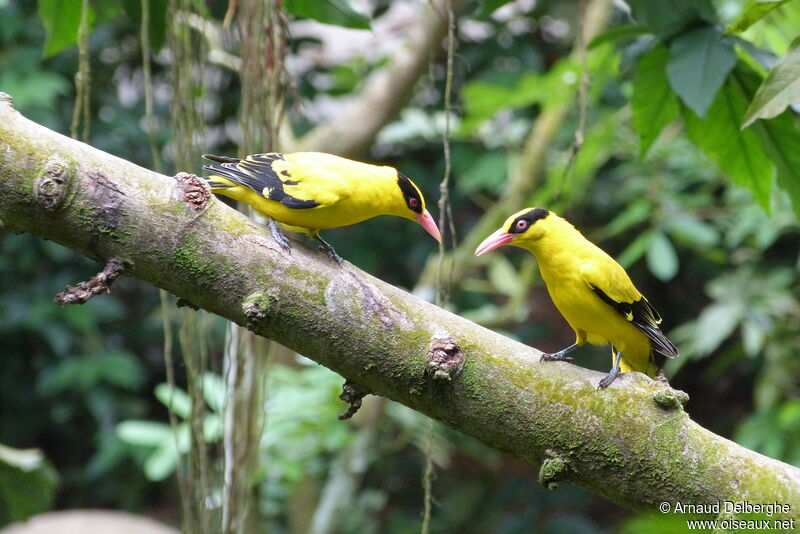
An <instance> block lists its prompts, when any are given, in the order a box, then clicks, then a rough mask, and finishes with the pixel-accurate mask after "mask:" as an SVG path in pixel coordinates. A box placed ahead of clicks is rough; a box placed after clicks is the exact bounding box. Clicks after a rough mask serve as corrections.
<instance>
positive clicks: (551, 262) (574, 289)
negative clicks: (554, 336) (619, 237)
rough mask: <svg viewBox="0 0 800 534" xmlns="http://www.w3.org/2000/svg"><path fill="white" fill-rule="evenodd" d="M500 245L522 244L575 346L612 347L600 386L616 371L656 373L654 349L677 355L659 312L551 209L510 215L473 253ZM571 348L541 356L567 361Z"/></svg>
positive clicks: (609, 260)
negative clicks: (610, 362)
mask: <svg viewBox="0 0 800 534" xmlns="http://www.w3.org/2000/svg"><path fill="white" fill-rule="evenodd" d="M503 245H513V246H517V247H521V248H524V249H526V250H528V251H530V252H531V253H533V255H534V256H535V257H536V261H537V263H538V264H539V270H540V272H541V274H542V279H543V280H544V282H545V285H546V286H547V289H548V291H549V293H550V296H551V297H552V299H553V303H554V304H555V305H556V308H558V310H559V312H561V314H562V315H563V316H564V318H565V319H566V320H567V322H568V323H569V325H570V326H571V327H572V329H573V330H574V331H575V345H577V346H580V345H583V344H584V343H585V342H589V343H591V344H593V345H605V344H608V343H610V344H611V345H612V359H613V360H614V362H613V363H614V368H612V371H611V373H610V374H609V375H608V376H607V377H606V378H605V379H603V381H601V383H600V387H607V386H608V385H609V384H610V383H611V382H612V381H613V380H614V378H615V377H616V373H617V372H618V371H622V372H627V371H639V372H642V373H646V374H647V375H649V376H651V377H655V376H656V373H657V372H658V370H659V368H660V365H659V364H658V363H657V361H656V353H657V354H660V355H661V356H666V357H669V358H674V357H676V356H677V355H678V351H677V349H676V348H675V346H674V345H673V344H672V343H671V342H670V341H669V339H667V337H666V336H665V335H664V334H663V333H662V332H661V330H659V328H658V324H659V323H660V322H661V318H660V317H659V315H658V312H656V310H655V309H654V308H653V307H652V306H651V305H650V304H649V303H648V302H647V299H645V298H644V296H642V294H641V293H639V291H638V290H637V289H636V287H635V286H634V285H633V282H631V279H630V277H629V276H628V274H627V273H626V272H625V270H624V269H623V268H622V267H621V266H620V265H619V264H618V263H617V262H616V261H614V259H613V258H611V256H609V255H608V254H606V253H605V252H603V250H601V249H600V248H599V247H597V246H596V245H594V244H593V243H591V242H590V241H589V240H587V239H586V238H585V237H584V236H583V235H582V234H581V233H580V232H579V231H578V230H576V229H575V227H573V226H572V225H571V224H570V223H568V222H567V221H566V220H564V219H562V218H561V217H559V216H558V215H556V214H555V213H551V212H548V211H546V210H542V209H535V208H527V209H524V210H522V211H520V212H518V213H515V214H514V215H512V216H511V217H509V218H508V219H507V220H506V222H505V223H504V224H503V226H501V227H500V229H499V230H498V231H497V232H495V233H494V234H492V235H491V236H489V237H488V238H487V239H486V240H485V241H484V242H483V243H482V244H481V245H480V246H479V247H478V250H477V251H476V254H479V255H480V254H483V253H484V252H488V251H489V250H493V249H495V248H498V247H500V246H503ZM571 348H572V347H568V348H567V349H564V350H563V351H559V352H558V353H555V354H553V355H548V356H550V357H549V358H548V357H545V358H544V359H566V360H569V358H567V357H565V354H566V352H568V351H569V350H570V349H571ZM659 359H663V358H659Z"/></svg>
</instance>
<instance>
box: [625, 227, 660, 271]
mask: <svg viewBox="0 0 800 534" xmlns="http://www.w3.org/2000/svg"><path fill="white" fill-rule="evenodd" d="M652 239H653V232H643V233H641V234H639V235H638V236H637V237H636V239H634V240H633V241H631V244H630V245H628V246H627V247H625V250H623V251H622V252H621V253H620V255H619V256H618V257H617V262H618V263H619V264H620V265H622V266H623V267H625V268H626V269H627V268H628V267H630V266H631V265H633V264H634V263H636V262H637V261H638V260H639V258H641V257H642V256H643V255H644V254H645V252H647V250H648V248H649V247H650V242H651V241H652Z"/></svg>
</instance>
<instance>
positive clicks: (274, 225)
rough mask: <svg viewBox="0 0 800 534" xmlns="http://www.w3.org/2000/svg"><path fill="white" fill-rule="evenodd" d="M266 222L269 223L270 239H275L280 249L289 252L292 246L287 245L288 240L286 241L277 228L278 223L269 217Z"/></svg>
mask: <svg viewBox="0 0 800 534" xmlns="http://www.w3.org/2000/svg"><path fill="white" fill-rule="evenodd" d="M268 221H269V229H270V231H271V232H272V237H273V238H274V239H275V242H277V243H278V244H279V245H280V246H281V247H283V249H284V250H291V248H292V245H291V243H289V239H287V238H286V236H285V235H283V232H281V229H280V227H279V226H278V223H276V222H275V219H273V218H272V217H269V219H268Z"/></svg>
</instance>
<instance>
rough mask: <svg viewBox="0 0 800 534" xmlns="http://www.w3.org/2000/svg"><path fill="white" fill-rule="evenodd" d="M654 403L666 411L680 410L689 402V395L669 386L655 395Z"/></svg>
mask: <svg viewBox="0 0 800 534" xmlns="http://www.w3.org/2000/svg"><path fill="white" fill-rule="evenodd" d="M653 402H655V403H656V406H658V407H659V408H663V409H665V410H680V409H683V407H684V406H685V405H686V403H687V402H689V395H688V394H687V393H686V392H685V391H681V390H679V389H672V388H671V387H669V386H667V387H663V388H660V389H658V390H657V391H656V392H655V393H653Z"/></svg>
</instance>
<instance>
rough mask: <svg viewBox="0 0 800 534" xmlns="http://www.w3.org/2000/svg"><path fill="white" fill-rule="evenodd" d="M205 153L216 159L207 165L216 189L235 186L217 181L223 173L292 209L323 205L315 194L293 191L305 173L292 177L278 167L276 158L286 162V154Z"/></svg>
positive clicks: (212, 159) (225, 176)
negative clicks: (239, 155) (238, 155)
mask: <svg viewBox="0 0 800 534" xmlns="http://www.w3.org/2000/svg"><path fill="white" fill-rule="evenodd" d="M203 157H204V158H206V159H208V160H211V161H214V162H216V163H217V164H216V165H203V169H205V170H207V171H211V173H212V174H211V177H210V179H209V185H210V186H211V187H212V188H213V189H224V188H228V187H233V186H231V185H230V184H225V183H223V182H214V180H213V177H214V176H219V177H222V178H225V179H227V180H230V181H231V182H233V183H234V184H236V185H240V186H242V187H246V188H248V189H252V190H253V191H255V192H256V193H257V194H259V195H260V196H262V197H264V198H268V199H269V200H274V201H276V202H280V203H281V204H283V205H284V206H285V207H287V208H290V209H309V208H316V207H317V206H320V202H318V201H317V200H316V199H313V198H298V196H293V195H292V193H291V192H290V191H291V189H292V188H293V186H298V185H300V184H301V181H302V179H301V178H302V177H297V178H295V177H292V175H291V174H290V172H289V171H288V170H286V169H283V170H280V171H279V170H278V169H277V168H276V167H279V165H276V162H281V163H285V162H286V160H285V158H284V155H283V154H280V153H277V152H276V153H269V154H254V155H251V156H247V158H245V159H239V158H231V157H227V156H215V155H212V154H203Z"/></svg>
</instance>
